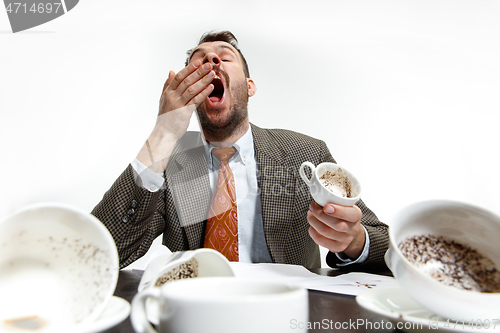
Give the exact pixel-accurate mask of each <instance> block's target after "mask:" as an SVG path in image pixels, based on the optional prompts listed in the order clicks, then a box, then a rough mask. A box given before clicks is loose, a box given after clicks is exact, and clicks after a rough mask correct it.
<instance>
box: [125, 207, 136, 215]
mask: <svg viewBox="0 0 500 333" xmlns="http://www.w3.org/2000/svg"><path fill="white" fill-rule="evenodd" d="M134 213H135V210H134V209H133V208H130V209H129V210H128V211H127V214H128V215H130V216H132V215H134Z"/></svg>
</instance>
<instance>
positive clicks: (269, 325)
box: [131, 277, 309, 333]
mask: <svg viewBox="0 0 500 333" xmlns="http://www.w3.org/2000/svg"><path fill="white" fill-rule="evenodd" d="M150 298H153V299H156V300H157V301H158V302H156V303H157V304H158V306H159V307H160V310H159V313H160V322H159V325H158V332H161V333H167V332H176V333H199V332H204V333H234V332H238V333H255V332H264V333H265V332H269V333H281V332H306V331H307V330H306V328H304V329H298V328H297V327H295V326H293V325H292V324H293V323H294V322H303V323H305V322H307V320H308V319H309V304H308V294H307V290H306V289H304V288H301V287H294V286H290V285H287V284H284V283H280V282H271V281H263V280H251V279H241V278H235V277H204V278H196V279H186V280H179V281H174V282H171V283H167V284H164V285H163V286H162V287H161V288H148V289H146V290H144V291H142V292H140V293H139V294H137V295H136V297H135V298H134V300H133V302H132V312H131V321H132V326H133V327H134V329H135V331H136V332H148V333H149V332H157V331H156V330H155V329H153V327H152V326H151V324H150V323H149V322H148V320H147V314H146V307H145V305H146V301H147V300H148V299H150Z"/></svg>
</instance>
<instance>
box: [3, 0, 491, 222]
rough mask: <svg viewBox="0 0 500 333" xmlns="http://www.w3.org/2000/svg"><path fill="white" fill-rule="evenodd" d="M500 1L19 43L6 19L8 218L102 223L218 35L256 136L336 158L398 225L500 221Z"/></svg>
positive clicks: (179, 24) (307, 8)
mask: <svg viewBox="0 0 500 333" xmlns="http://www.w3.org/2000/svg"><path fill="white" fill-rule="evenodd" d="M499 17H500V1H496V0H491V1H487V0H469V1H465V0H449V1H445V0H427V1H426V0H421V1H408V0H382V1H373V0H360V1H342V0H334V1H332V0H330V1H315V0H311V1H292V0H288V1H267V0H248V1H234V0H232V1H231V0H226V1H217V0H214V1H210V2H205V1H190V2H184V1H182V2H181V1H177V2H176V1H160V0H143V1H131V0H81V1H80V3H79V4H78V5H77V6H76V7H75V8H74V9H73V10H72V11H70V12H68V14H66V15H64V16H62V17H60V18H59V19H56V20H54V21H52V22H49V23H47V24H44V25H42V26H39V27H36V28H33V29H31V30H28V31H26V32H21V33H17V34H12V33H11V32H10V26H9V23H8V18H7V14H6V12H5V11H3V10H0V50H1V52H0V114H1V121H0V145H1V146H0V147H1V153H2V160H1V175H2V180H3V181H2V185H1V191H0V217H3V216H5V215H8V214H10V213H12V212H14V211H15V210H17V209H20V208H22V207H24V206H26V205H28V204H31V203H38V202H43V201H57V202H64V203H68V204H71V205H74V206H77V207H80V208H82V209H84V210H87V211H90V210H91V209H92V208H93V207H94V205H95V204H97V202H99V200H100V198H101V197H102V195H103V193H104V192H105V191H106V190H107V189H108V188H109V186H110V185H111V184H112V182H113V181H114V180H115V179H116V178H117V177H118V175H119V174H120V173H121V172H122V171H123V169H125V167H126V166H127V164H128V163H129V162H130V161H131V160H132V159H133V158H134V157H135V155H136V153H137V152H138V150H139V149H140V147H141V146H142V144H143V142H144V140H145V139H146V138H147V136H148V134H149V132H150V130H151V129H152V127H153V125H154V122H155V120H156V114H157V107H158V99H159V95H160V92H161V89H162V87H163V83H164V81H165V79H166V76H167V74H168V71H169V70H170V69H172V70H174V71H176V72H177V71H178V70H180V69H181V68H182V67H183V63H184V60H185V51H186V50H187V49H189V48H191V47H192V46H194V45H195V43H196V42H197V40H198V38H199V36H200V35H201V34H202V33H203V32H205V31H208V30H214V29H216V30H226V29H227V30H231V31H232V32H233V33H235V35H236V36H237V37H238V39H239V40H240V47H241V49H242V51H243V53H244V54H245V56H246V58H247V60H248V62H249V65H250V73H251V76H252V78H253V79H254V81H255V82H256V84H257V87H258V91H257V94H256V95H255V96H254V97H252V98H251V100H250V106H249V112H250V120H251V121H252V122H253V123H255V124H257V125H259V126H261V127H270V128H274V127H278V128H287V129H291V130H296V131H299V132H302V133H305V134H308V135H311V136H314V137H317V138H320V139H322V140H324V141H326V142H327V144H328V146H329V148H330V150H331V152H332V154H333V156H334V157H335V158H336V159H337V161H338V162H339V163H340V164H342V165H344V166H346V167H347V168H349V169H351V170H352V171H353V172H354V173H355V174H356V175H357V177H358V178H359V179H360V180H361V182H362V184H363V187H364V195H363V198H364V201H365V202H366V203H367V205H368V206H369V207H370V208H372V209H373V210H374V211H375V212H376V213H377V215H378V216H379V218H380V219H381V220H383V221H385V222H387V223H388V224H390V222H391V218H392V216H393V215H394V214H395V213H396V212H397V211H398V210H399V209H401V208H403V207H404V206H406V205H408V204H410V203H412V202H415V201H420V200H427V199H434V198H443V199H453V200H460V201H465V202H470V203H474V204H477V205H480V206H482V207H485V208H488V209H490V210H492V211H494V212H496V213H500V205H499V204H498V198H499V196H498V194H497V190H498V187H499V184H500V176H499V168H498V162H499V160H500V158H499V157H498V143H499V142H500V134H499V131H498V126H499V123H500V98H499V95H500V94H499V92H500V61H499V60H500V42H499V41H500V20H499V19H498V18H499Z"/></svg>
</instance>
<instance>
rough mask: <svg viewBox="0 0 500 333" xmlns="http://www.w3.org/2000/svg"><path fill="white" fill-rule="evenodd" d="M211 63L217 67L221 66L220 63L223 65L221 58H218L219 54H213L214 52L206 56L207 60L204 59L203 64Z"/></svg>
mask: <svg viewBox="0 0 500 333" xmlns="http://www.w3.org/2000/svg"><path fill="white" fill-rule="evenodd" d="M207 62H209V63H211V64H212V65H216V66H219V65H220V63H221V60H220V58H219V56H217V54H215V53H213V52H209V53H207V54H205V58H203V63H207Z"/></svg>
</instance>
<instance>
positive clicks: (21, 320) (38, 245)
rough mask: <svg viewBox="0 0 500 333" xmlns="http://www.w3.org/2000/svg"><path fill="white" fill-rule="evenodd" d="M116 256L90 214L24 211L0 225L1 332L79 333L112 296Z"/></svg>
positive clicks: (59, 208)
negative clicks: (77, 332)
mask: <svg viewBox="0 0 500 333" xmlns="http://www.w3.org/2000/svg"><path fill="white" fill-rule="evenodd" d="M117 280H118V253H117V250H116V246H115V243H114V241H113V238H112V237H111V235H110V233H109V231H108V230H107V229H106V228H105V227H104V225H103V224H102V223H101V222H100V221H99V220H98V219H97V218H95V217H94V216H92V215H90V214H89V213H88V212H83V211H79V210H78V209H75V208H72V207H69V206H66V205H61V204H43V205H36V206H32V207H29V208H26V209H24V210H22V211H20V212H17V213H15V214H13V215H11V216H10V217H7V218H6V219H4V220H3V221H1V222H0V295H1V297H0V331H1V332H18V333H19V332H23V331H24V332H33V331H35V330H36V332H76V331H79V330H80V329H81V328H82V327H86V326H87V325H89V324H90V323H92V322H93V321H94V320H95V319H96V318H97V317H98V316H99V315H100V313H101V312H102V310H103V309H104V307H105V306H106V305H107V303H108V301H109V300H110V298H111V297H112V295H113V292H114V290H115V287H116V283H117Z"/></svg>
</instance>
